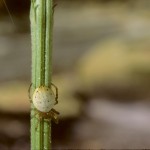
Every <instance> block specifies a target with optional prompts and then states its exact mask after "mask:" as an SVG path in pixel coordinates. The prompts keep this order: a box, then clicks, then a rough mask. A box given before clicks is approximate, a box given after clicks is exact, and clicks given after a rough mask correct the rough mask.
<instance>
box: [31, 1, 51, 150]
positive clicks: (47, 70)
mask: <svg viewBox="0 0 150 150" xmlns="http://www.w3.org/2000/svg"><path fill="white" fill-rule="evenodd" d="M30 21H31V43H32V44H31V45H32V85H33V86H32V89H31V91H32V92H31V93H33V92H34V90H35V89H36V88H37V87H39V86H41V85H43V86H47V87H50V86H51V75H52V30H53V0H31V10H30ZM40 118H41V116H39V114H36V111H35V109H34V106H33V104H32V103H31V149H32V150H50V149H51V123H49V122H46V121H45V120H44V118H42V119H40Z"/></svg>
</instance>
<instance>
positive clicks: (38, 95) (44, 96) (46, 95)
mask: <svg viewBox="0 0 150 150" xmlns="http://www.w3.org/2000/svg"><path fill="white" fill-rule="evenodd" d="M51 85H52V86H53V87H54V88H55V90H56V93H55V94H54V92H53V91H52V89H51V88H50V87H46V86H39V87H38V88H36V89H35V91H34V93H33V96H32V98H31V96H30V90H31V86H32V83H31V85H30V87H29V89H28V94H29V99H30V102H31V103H33V105H34V107H35V108H34V110H35V114H34V115H35V116H36V115H37V114H38V115H39V119H40V121H41V120H42V119H44V120H45V121H50V120H51V119H52V120H53V121H54V122H55V123H58V115H59V112H57V111H56V110H55V109H54V108H53V107H54V105H56V104H57V103H58V88H57V87H56V86H55V85H54V84H53V83H51ZM33 117H34V116H33Z"/></svg>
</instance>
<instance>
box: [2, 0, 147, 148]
mask: <svg viewBox="0 0 150 150" xmlns="http://www.w3.org/2000/svg"><path fill="white" fill-rule="evenodd" d="M5 1H6V3H7V6H8V8H9V11H10V13H11V16H12V18H13V21H12V20H11V18H10V16H9V14H8V12H7V10H6V7H5V5H4V3H3V0H0V83H1V84H0V149H1V150H19V149H21V150H29V148H30V116H29V111H30V110H29V107H30V103H29V100H28V92H27V90H28V87H29V85H30V83H31V81H30V77H31V42H30V22H29V8H30V1H29V0H21V1H20V0H13V1H12V0H5ZM55 3H57V7H56V9H55V16H54V17H55V23H54V40H53V41H54V45H53V77H52V78H53V83H55V84H56V85H57V86H58V88H59V104H58V105H57V106H56V107H55V108H56V109H57V110H58V111H59V112H60V113H61V115H60V123H59V124H58V125H55V124H52V140H53V148H56V149H110V148H111V149H142V148H143V149H144V148H145V149H149V148H150V142H149V139H150V92H149V91H150V19H149V18H150V1H149V0H136V1H134V0H82V1H81V0H57V1H55Z"/></svg>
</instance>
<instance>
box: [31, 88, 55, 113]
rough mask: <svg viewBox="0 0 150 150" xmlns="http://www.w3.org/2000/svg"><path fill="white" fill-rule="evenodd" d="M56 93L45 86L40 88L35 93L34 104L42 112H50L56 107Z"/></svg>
mask: <svg viewBox="0 0 150 150" xmlns="http://www.w3.org/2000/svg"><path fill="white" fill-rule="evenodd" d="M55 103H56V100H55V95H54V92H53V91H52V90H51V89H50V88H49V87H45V86H40V87H38V88H36V89H35V91H34V93H33V104H34V106H35V108H36V109H37V110H39V111H41V112H49V111H50V110H51V109H52V108H53V107H54V105H55Z"/></svg>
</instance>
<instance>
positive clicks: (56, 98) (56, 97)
mask: <svg viewBox="0 0 150 150" xmlns="http://www.w3.org/2000/svg"><path fill="white" fill-rule="evenodd" d="M51 85H52V86H53V87H54V88H55V90H56V96H55V100H56V103H55V105H56V104H58V88H57V86H56V85H55V84H53V83H51Z"/></svg>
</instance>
